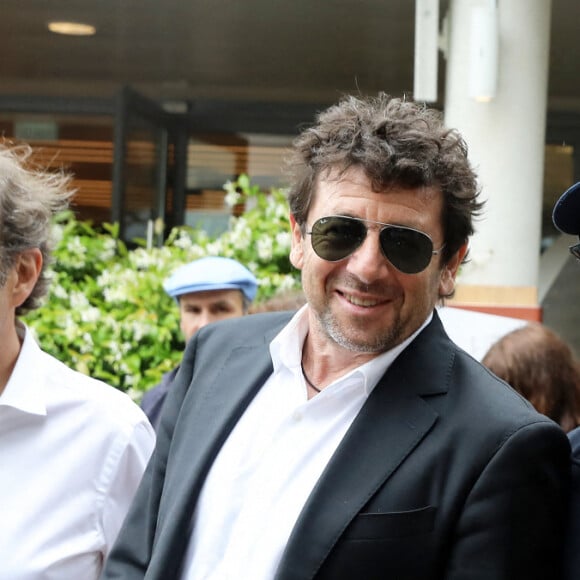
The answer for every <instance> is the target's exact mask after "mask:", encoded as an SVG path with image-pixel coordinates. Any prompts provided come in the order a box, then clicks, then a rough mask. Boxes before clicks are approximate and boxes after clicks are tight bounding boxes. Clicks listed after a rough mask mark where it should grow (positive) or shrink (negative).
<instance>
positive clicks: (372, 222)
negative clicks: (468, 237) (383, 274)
mask: <svg viewBox="0 0 580 580" xmlns="http://www.w3.org/2000/svg"><path fill="white" fill-rule="evenodd" d="M330 218H341V219H345V220H348V221H353V222H359V223H362V224H365V225H366V224H373V225H377V226H381V228H380V229H379V239H380V235H381V233H382V232H383V231H384V230H385V229H389V228H395V229H397V230H408V231H411V232H415V233H417V234H420V235H421V236H424V237H425V238H427V239H428V240H429V242H430V243H431V248H433V246H434V244H433V239H432V238H431V236H430V235H429V234H426V233H425V232H422V231H421V230H417V229H415V228H411V227H409V226H401V225H395V224H386V223H384V222H377V221H374V220H367V219H364V218H358V217H353V216H349V215H327V216H323V217H321V218H318V219H317V220H316V221H315V222H314V223H313V224H312V227H311V228H310V231H307V232H305V233H306V235H309V236H311V237H312V235H313V234H316V232H314V227H315V226H316V224H317V223H318V222H320V221H321V220H324V219H330ZM368 231H369V228H368V227H366V230H365V237H364V238H363V240H362V241H361V243H360V244H359V245H358V246H356V247H355V248H353V250H352V251H351V252H349V253H348V254H346V256H343V257H342V258H338V259H337V260H328V259H326V258H324V257H322V256H320V255H319V254H318V252H317V251H316V247H315V246H314V244H312V249H313V250H314V252H315V253H316V255H317V256H318V257H319V258H321V259H323V260H325V261H327V262H340V261H342V260H345V259H346V258H348V257H349V256H352V255H353V254H354V253H355V252H356V251H357V250H358V249H359V248H360V246H361V245H362V244H363V243H364V240H365V239H366V237H367V235H368ZM579 245H580V244H579ZM379 247H380V248H381V253H382V254H383V256H384V257H385V258H386V259H387V260H388V261H389V263H390V264H392V265H393V267H394V268H396V269H397V270H398V271H399V272H402V273H403V274H419V273H421V272H423V271H424V270H426V269H427V268H428V267H429V264H430V263H431V259H432V257H433V256H437V255H439V254H440V253H441V252H442V251H443V248H445V244H443V245H442V246H441V247H440V248H439V249H438V250H431V258H430V259H429V262H427V265H426V266H425V267H424V268H422V269H421V270H418V271H416V272H405V270H402V269H401V268H399V267H397V266H396V265H395V264H393V262H392V261H391V259H390V258H389V257H388V256H387V254H386V253H385V250H384V248H383V245H382V244H381V243H380V242H379Z"/></svg>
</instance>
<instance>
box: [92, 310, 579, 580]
mask: <svg viewBox="0 0 580 580" xmlns="http://www.w3.org/2000/svg"><path fill="white" fill-rule="evenodd" d="M289 316H290V315H289V314H287V313H286V314H281V313H274V314H255V315H252V316H247V317H243V318H238V319H233V320H228V321H224V322H220V323H217V324H212V325H208V326H207V327H205V328H203V329H201V330H200V331H199V332H198V333H197V334H196V335H195V336H194V338H193V339H192V340H191V341H190V342H189V344H188V347H187V350H186V353H185V356H184V359H183V362H182V365H181V369H180V371H179V373H178V375H177V377H176V379H175V381H174V383H173V385H172V388H171V391H170V394H169V396H168V398H167V400H166V404H165V408H164V412H163V414H162V417H161V423H160V426H159V429H158V443H157V447H156V450H155V452H154V455H153V458H152V460H151V462H150V464H149V466H148V468H147V471H146V473H145V476H144V479H143V483H142V485H141V487H140V489H139V491H138V492H137V496H136V499H135V502H134V503H133V506H132V508H131V510H130V512H129V515H128V517H127V519H126V521H125V524H124V527H123V529H122V531H121V533H120V536H119V539H118V541H117V543H116V545H115V547H114V549H113V552H112V554H111V556H110V558H109V561H108V563H107V564H106V566H105V572H104V575H103V578H107V579H113V578H115V579H119V580H121V579H122V580H133V579H137V578H147V579H150V580H153V579H155V580H172V579H174V578H179V572H180V567H181V564H182V559H183V556H184V552H185V550H186V548H187V545H188V540H189V530H190V527H191V521H192V513H193V510H194V508H195V505H196V501H197V498H198V495H199V492H200V489H201V487H202V485H203V482H204V479H205V477H206V474H207V472H208V470H209V468H210V466H211V464H212V462H213V460H214V458H215V456H216V454H217V453H218V451H219V450H220V447H221V446H222V444H223V442H224V441H225V439H226V438H227V436H228V434H229V433H230V431H231V429H232V428H233V426H234V425H235V424H236V422H237V420H238V418H239V417H240V416H241V414H242V413H243V412H244V409H245V408H246V407H247V405H248V403H249V402H250V401H251V400H252V398H253V397H254V396H255V394H256V393H257V392H258V390H259V389H260V387H261V386H262V385H263V383H264V381H265V380H266V379H267V378H268V376H269V375H270V374H271V372H272V364H271V359H270V355H269V350H268V345H269V342H270V341H271V340H272V338H273V337H274V336H275V335H276V334H277V333H278V332H279V330H280V329H281V328H282V327H283V325H284V324H285V323H286V322H287V321H288V319H289ZM569 452H570V447H569V443H568V439H567V437H566V435H565V434H564V433H563V431H562V430H561V429H560V428H559V427H558V426H557V425H556V424H555V423H554V422H552V421H551V420H549V419H547V418H546V417H544V416H543V415H539V414H538V413H537V412H535V411H534V410H533V408H532V407H531V405H530V404H529V403H528V402H527V401H525V400H524V399H523V398H522V397H520V396H519V395H518V394H517V393H516V392H515V391H514V390H512V389H511V388H510V387H508V386H507V385H506V384H505V383H503V382H502V381H500V380H499V379H497V378H496V377H495V376H494V375H492V374H491V373H490V372H489V371H487V370H486V369H485V368H484V367H483V366H482V365H480V364H479V363H478V362H476V361H475V360H474V359H472V358H471V357H470V356H469V355H468V354H466V353H465V352H464V351H462V350H461V349H460V348H459V347H457V346H456V345H455V344H454V343H452V342H451V341H450V340H449V338H448V337H447V335H446V333H445V331H444V330H443V327H442V325H441V322H440V321H439V318H438V316H437V314H434V317H433V321H432V322H431V323H430V324H429V325H428V326H427V327H426V328H425V329H424V330H423V331H422V332H421V333H420V335H419V336H418V337H417V338H416V340H414V341H413V343H411V345H410V346H409V347H408V348H407V349H405V351H403V353H402V354H401V355H400V356H399V357H398V358H397V359H396V360H395V362H394V363H393V364H392V366H391V367H390V369H389V370H388V371H387V372H386V373H385V375H384V376H383V377H382V378H381V380H380V381H379V383H378V385H377V386H376V388H375V389H374V391H373V392H372V394H371V395H370V396H369V398H368V400H367V402H366V403H365V404H364V406H363V408H362V409H361V411H360V413H359V415H358V416H357V418H356V419H355V421H354V423H353V424H352V426H351V427H350V429H349V431H348V432H347V434H346V435H345V437H344V439H343V441H342V442H341V444H340V445H339V447H338V449H337V451H336V453H335V455H334V456H333V458H332V459H331V461H330V463H329V464H328V466H327V468H326V470H325V471H324V473H323V475H322V476H321V478H320V480H319V481H318V483H317V485H316V486H315V488H314V490H313V492H312V494H311V496H310V498H309V499H308V501H307V503H306V505H305V506H304V509H303V510H302V512H301V514H300V516H299V518H298V521H297V522H296V525H295V527H294V530H293V532H292V534H291V536H290V539H289V541H288V544H287V547H286V550H285V552H284V554H283V557H282V560H281V563H280V566H279V568H278V572H277V574H276V580H305V579H312V578H315V579H316V580H323V579H324V580H350V579H352V580H373V579H381V580H386V579H388V580H406V579H408V580H429V579H443V578H445V579H449V580H451V579H457V580H459V579H461V580H472V579H473V580H475V579H481V580H504V579H505V580H517V579H519V578H521V579H525V580H533V579H538V580H540V579H541V580H547V579H550V580H556V579H557V578H559V577H560V568H561V560H562V558H561V546H562V543H563V533H564V519H565V510H566V507H567V494H568V485H569ZM239 578H240V579H244V580H245V576H244V571H243V570H240V576H239ZM252 580H253V579H252Z"/></svg>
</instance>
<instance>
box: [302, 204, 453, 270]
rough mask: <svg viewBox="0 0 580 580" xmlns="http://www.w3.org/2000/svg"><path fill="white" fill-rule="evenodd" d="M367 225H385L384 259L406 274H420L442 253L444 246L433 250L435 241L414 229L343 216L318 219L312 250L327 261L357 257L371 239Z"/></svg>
mask: <svg viewBox="0 0 580 580" xmlns="http://www.w3.org/2000/svg"><path fill="white" fill-rule="evenodd" d="M367 224H375V225H378V226H382V227H381V229H380V230H379V241H380V245H381V251H382V252H383V254H384V256H385V257H386V258H387V260H389V262H391V264H392V265H393V266H394V267H395V268H397V270H399V271H400V272H403V274H418V273H419V272H422V271H423V270H424V269H425V268H426V267H427V266H428V265H429V262H431V258H432V256H434V255H436V254H439V253H440V252H441V250H442V249H443V247H444V246H441V248H439V249H438V250H433V241H432V240H431V238H430V237H429V236H428V235H427V234H424V233H423V232H420V231H419V230H414V229H413V228H408V227H405V226H394V225H390V224H384V223H382V222H375V221H372V220H364V219H361V218H354V217H348V216H343V215H331V216H327V217H323V218H320V219H319V220H316V221H315V222H314V224H313V225H312V230H311V231H309V232H306V234H307V235H310V236H312V249H313V250H314V251H315V252H316V254H317V256H318V257H320V258H322V259H323V260H326V261H327V262H338V261H339V260H344V258H347V257H348V256H350V255H351V254H353V253H354V252H355V251H356V250H357V249H358V248H360V246H362V244H363V242H364V241H365V238H366V237H367V232H368V226H367Z"/></svg>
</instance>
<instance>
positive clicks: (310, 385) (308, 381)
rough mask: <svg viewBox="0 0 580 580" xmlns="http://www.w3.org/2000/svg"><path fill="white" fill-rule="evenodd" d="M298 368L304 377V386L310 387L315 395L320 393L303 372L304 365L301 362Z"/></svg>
mask: <svg viewBox="0 0 580 580" xmlns="http://www.w3.org/2000/svg"><path fill="white" fill-rule="evenodd" d="M300 368H301V369H302V376H303V377H304V380H305V381H306V384H307V385H308V386H309V387H312V388H313V389H314V390H315V391H316V392H317V393H320V392H321V390H320V389H319V388H318V387H317V386H316V385H315V384H314V383H313V382H312V381H311V380H310V379H309V378H308V375H307V374H306V373H305V372H304V365H303V364H302V361H300Z"/></svg>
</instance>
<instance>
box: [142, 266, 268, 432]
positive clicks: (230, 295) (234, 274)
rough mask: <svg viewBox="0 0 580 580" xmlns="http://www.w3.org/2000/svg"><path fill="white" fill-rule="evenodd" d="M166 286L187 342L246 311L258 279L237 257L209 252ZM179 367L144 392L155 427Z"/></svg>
mask: <svg viewBox="0 0 580 580" xmlns="http://www.w3.org/2000/svg"><path fill="white" fill-rule="evenodd" d="M163 288H164V289H165V291H166V292H167V294H169V296H171V297H173V298H175V300H176V301H177V304H178V305H179V319H180V328H181V332H182V333H183V336H184V338H185V341H186V342H188V341H189V339H190V338H191V337H192V336H193V335H194V334H195V333H196V332H197V331H198V330H199V329H200V328H202V327H204V326H205V325H206V324H209V323H210V322H215V321H217V320H222V319H225V318H235V317H237V316H243V315H244V314H247V312H248V308H249V306H250V304H251V302H252V300H254V298H255V296H256V291H257V289H258V281H257V280H256V278H255V276H254V275H253V274H252V273H251V272H250V271H249V270H248V269H247V268H246V267H244V266H242V264H240V263H239V262H236V260H232V259H231V258H222V257H219V256H209V257H206V258H200V259H199V260H194V261H193V262H190V263H189V264H185V265H184V266H181V267H180V268H178V269H177V270H176V271H175V272H174V273H173V274H172V275H171V276H170V277H169V278H168V279H167V280H165V282H164V283H163ZM177 370H178V368H175V369H173V370H172V371H170V372H168V373H166V374H165V375H164V376H163V379H162V381H161V383H160V384H159V385H157V386H156V387H154V388H153V389H151V390H149V391H148V392H147V393H145V395H144V396H143V401H142V402H141V407H142V408H143V411H145V414H146V415H147V416H148V417H149V420H150V421H151V424H152V425H153V427H155V429H157V425H158V422H159V417H160V414H161V407H162V406H163V402H164V401H165V397H166V396H167V393H168V392H169V386H170V384H171V382H172V381H173V379H174V378H175V375H176V374H177Z"/></svg>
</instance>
